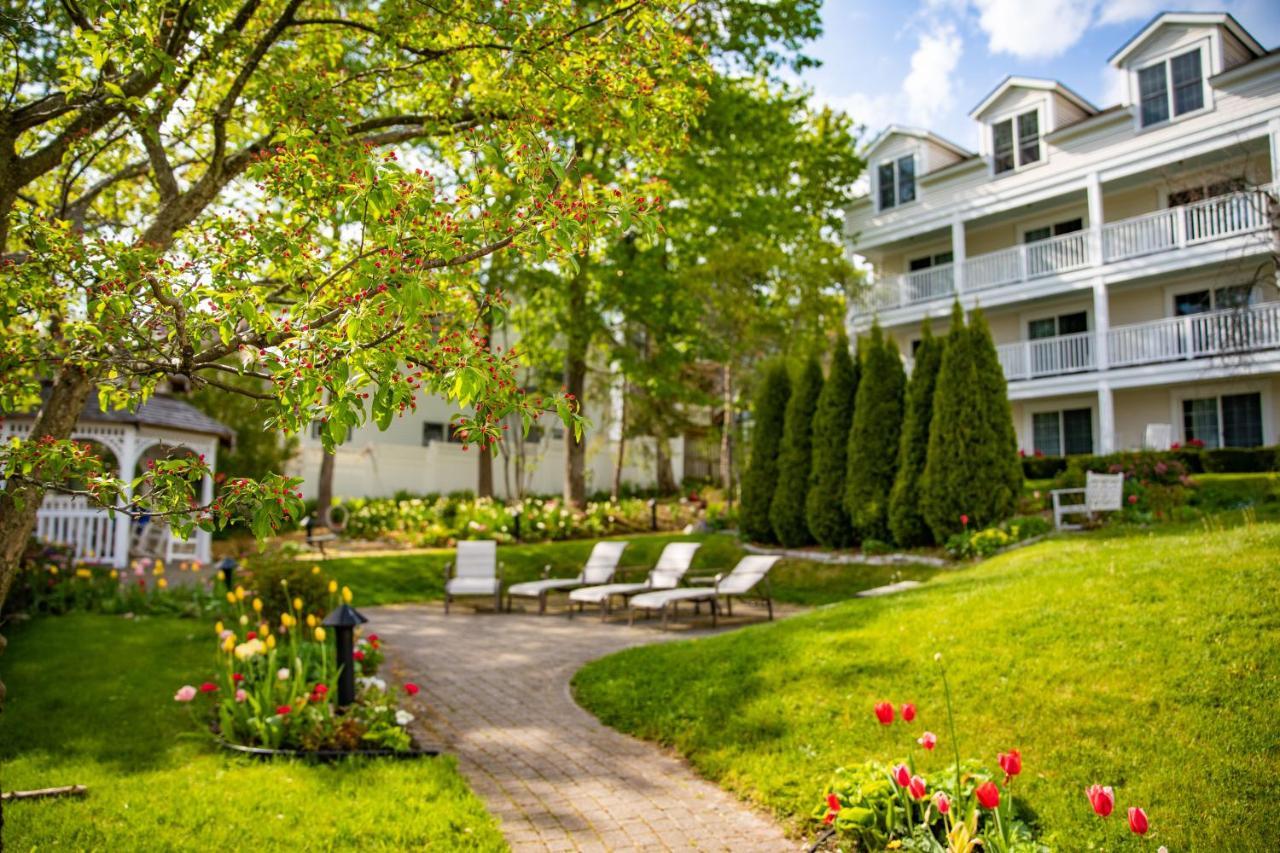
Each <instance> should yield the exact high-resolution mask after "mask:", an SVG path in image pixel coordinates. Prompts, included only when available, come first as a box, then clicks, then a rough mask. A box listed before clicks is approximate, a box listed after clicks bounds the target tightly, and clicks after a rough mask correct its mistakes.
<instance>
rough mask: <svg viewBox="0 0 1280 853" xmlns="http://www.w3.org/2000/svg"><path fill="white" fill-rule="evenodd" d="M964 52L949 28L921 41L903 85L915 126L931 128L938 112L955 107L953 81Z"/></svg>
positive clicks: (937, 31)
mask: <svg viewBox="0 0 1280 853" xmlns="http://www.w3.org/2000/svg"><path fill="white" fill-rule="evenodd" d="M963 51H964V43H963V42H962V41H961V40H960V36H958V35H957V34H956V31H955V29H954V28H952V27H950V26H945V27H941V28H939V29H936V30H934V31H933V32H929V33H925V34H924V35H922V36H921V37H920V42H919V44H918V45H917V46H916V52H915V53H913V54H911V71H910V72H908V73H907V76H906V79H904V80H903V81H902V93H903V94H904V95H906V98H907V114H908V116H909V117H910V119H911V121H912V123H913V124H928V123H929V122H930V120H932V119H936V118H937V115H938V113H939V111H941V110H945V109H949V108H950V107H952V106H953V104H952V103H951V78H952V75H953V74H954V73H955V70H956V66H957V65H959V64H960V54H961V53H962V52H963Z"/></svg>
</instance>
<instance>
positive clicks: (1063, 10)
mask: <svg viewBox="0 0 1280 853" xmlns="http://www.w3.org/2000/svg"><path fill="white" fill-rule="evenodd" d="M1119 2H1122V3H1123V2H1128V0H1119ZM1094 5H1095V4H1094V2H1092V0H974V6H975V7H976V8H977V10H978V24H979V26H981V27H982V31H983V32H985V33H986V34H987V47H988V49H989V50H990V51H991V52H992V53H1007V54H1009V55H1010V56H1016V57H1017V58H1019V59H1052V58H1053V57H1055V56H1059V55H1061V54H1062V53H1063V52H1065V51H1066V50H1067V48H1069V47H1071V46H1072V45H1073V44H1075V43H1076V42H1077V41H1079V40H1080V37H1081V36H1083V35H1084V32H1085V30H1087V29H1088V28H1089V25H1090V23H1091V22H1092V20H1093V14H1094Z"/></svg>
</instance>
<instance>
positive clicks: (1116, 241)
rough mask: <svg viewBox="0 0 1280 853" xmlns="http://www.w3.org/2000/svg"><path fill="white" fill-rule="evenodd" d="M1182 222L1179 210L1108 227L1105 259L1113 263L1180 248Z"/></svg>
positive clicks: (1105, 234)
mask: <svg viewBox="0 0 1280 853" xmlns="http://www.w3.org/2000/svg"><path fill="white" fill-rule="evenodd" d="M1181 221H1182V216H1181V214H1180V213H1179V212H1178V208H1176V207H1175V208H1170V209H1168V210H1157V211H1156V212H1155V213H1148V214H1147V215H1146V216H1135V217H1134V218H1133V219H1122V220H1120V221H1119V222H1112V223H1109V224H1107V225H1104V226H1103V227H1102V257H1103V259H1104V260H1106V261H1107V262H1108V263H1110V262H1111V261H1120V260H1124V259H1125V258H1137V257H1140V256H1142V255H1149V254H1151V253H1152V252H1165V251H1168V250H1169V249H1173V248H1176V247H1177V246H1178V243H1179V233H1180V222H1181Z"/></svg>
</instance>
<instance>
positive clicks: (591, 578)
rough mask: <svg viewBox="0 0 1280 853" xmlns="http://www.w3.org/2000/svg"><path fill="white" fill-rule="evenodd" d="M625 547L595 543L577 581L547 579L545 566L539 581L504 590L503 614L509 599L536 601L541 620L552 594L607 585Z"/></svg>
mask: <svg viewBox="0 0 1280 853" xmlns="http://www.w3.org/2000/svg"><path fill="white" fill-rule="evenodd" d="M626 547H627V543H626V542H597V543H596V545H595V547H594V548H592V549H591V555H590V556H589V557H587V562H586V565H584V566H583V567H582V572H581V573H579V574H578V576H577V577H573V578H549V577H547V576H546V573H547V571H548V570H549V569H550V568H551V567H550V566H547V567H546V568H544V569H543V570H542V572H543V575H542V580H537V581H527V582H525V583H518V584H515V585H514V586H510V587H507V612H508V613H510V612H511V598H512V596H516V597H519V598H536V599H538V615H539V616H541V615H542V614H543V613H546V612H547V596H548V595H549V594H551V593H553V592H560V591H564V592H568V591H569V590H573V589H577V588H578V587H581V586H600V585H603V584H607V583H609V581H611V580H613V574H614V572H616V571H617V570H618V560H620V559H622V552H623V550H624V549H625V548H626Z"/></svg>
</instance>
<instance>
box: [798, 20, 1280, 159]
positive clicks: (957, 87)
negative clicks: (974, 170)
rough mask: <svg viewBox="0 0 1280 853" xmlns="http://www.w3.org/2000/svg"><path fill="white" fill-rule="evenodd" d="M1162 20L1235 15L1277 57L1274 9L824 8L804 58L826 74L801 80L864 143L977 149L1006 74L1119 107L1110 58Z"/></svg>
mask: <svg viewBox="0 0 1280 853" xmlns="http://www.w3.org/2000/svg"><path fill="white" fill-rule="evenodd" d="M1175 2H1176V0H1175ZM1160 11H1215V12H1230V13H1231V14H1233V15H1234V16H1235V17H1236V20H1238V21H1239V22H1240V23H1241V25H1242V26H1244V28H1245V29H1246V30H1248V31H1249V32H1250V33H1252V34H1253V36H1254V38H1256V39H1257V40H1258V41H1260V42H1261V43H1262V44H1263V46H1265V47H1267V48H1272V47H1277V46H1280V2H1276V0H1239V2H1225V3H1224V2H1221V0H1219V2H1218V3H1215V4H1197V3H1195V2H1187V0H1183V2H1180V3H1178V4H1177V5H1173V6H1168V5H1162V4H1161V3H1159V2H1151V0H923V2H905V3H902V4H900V5H899V4H893V5H889V4H885V3H875V2H870V0H826V4H825V5H824V7H823V12H822V17H823V25H824V30H825V32H824V34H823V36H822V38H821V39H820V40H818V41H817V42H816V43H814V44H812V45H811V46H810V47H809V50H808V53H809V54H810V55H812V56H814V57H816V58H817V59H820V60H821V61H822V63H823V64H822V67H821V68H817V69H810V70H808V71H806V72H805V73H804V74H803V78H802V79H803V80H804V82H805V83H806V84H808V85H809V86H810V87H811V88H812V89H813V90H814V94H815V97H816V98H817V100H819V101H820V102H823V103H827V104H830V105H831V106H833V107H837V108H839V109H842V110H844V111H845V112H847V113H849V115H850V116H852V117H853V119H854V120H855V121H856V122H858V123H860V124H866V125H867V138H868V139H869V138H870V137H871V136H872V135H874V134H875V133H876V132H878V131H879V130H881V129H882V128H883V127H884V126H885V125H887V124H890V123H896V124H907V125H914V126H919V127H925V128H927V129H929V130H933V131H935V132H937V133H940V134H941V135H943V136H944V137H947V138H948V139H951V140H953V141H954V142H957V143H959V144H961V145H963V146H965V147H966V148H969V149H971V150H972V149H974V148H976V146H977V130H976V129H975V126H974V124H973V122H972V120H970V119H969V117H968V113H969V110H970V109H972V108H973V107H974V105H975V104H977V103H978V102H979V101H980V100H981V99H982V98H983V97H984V96H985V95H986V94H987V93H988V92H989V91H990V90H991V89H992V88H994V87H995V85H996V84H997V83H999V82H1000V80H1001V79H1003V77H1004V76H1005V75H1006V74H1021V75H1026V76H1032V77H1050V78H1054V79H1057V80H1061V81H1062V82H1063V83H1065V84H1067V85H1068V86H1070V87H1071V88H1073V89H1075V90H1076V91H1077V92H1079V93H1080V94H1081V95H1083V96H1084V97H1086V98H1088V99H1089V100H1090V101H1092V102H1093V103H1094V104H1096V105H1097V106H1099V107H1106V106H1110V105H1111V104H1114V103H1116V102H1117V100H1118V97H1117V96H1116V94H1115V91H1116V89H1115V87H1116V85H1117V84H1118V81H1117V80H1116V75H1115V74H1114V72H1112V71H1111V70H1110V66H1108V65H1107V57H1109V56H1110V55H1111V54H1112V53H1113V52H1115V50H1116V49H1117V48H1119V47H1120V46H1121V45H1122V44H1124V42H1125V41H1126V40H1128V39H1129V37H1130V36H1132V35H1134V34H1136V33H1137V32H1138V31H1139V30H1140V29H1141V28H1142V26H1143V25H1144V24H1145V23H1147V21H1149V20H1150V19H1151V18H1152V17H1153V16H1154V15H1155V14H1157V13H1158V12H1160Z"/></svg>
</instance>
